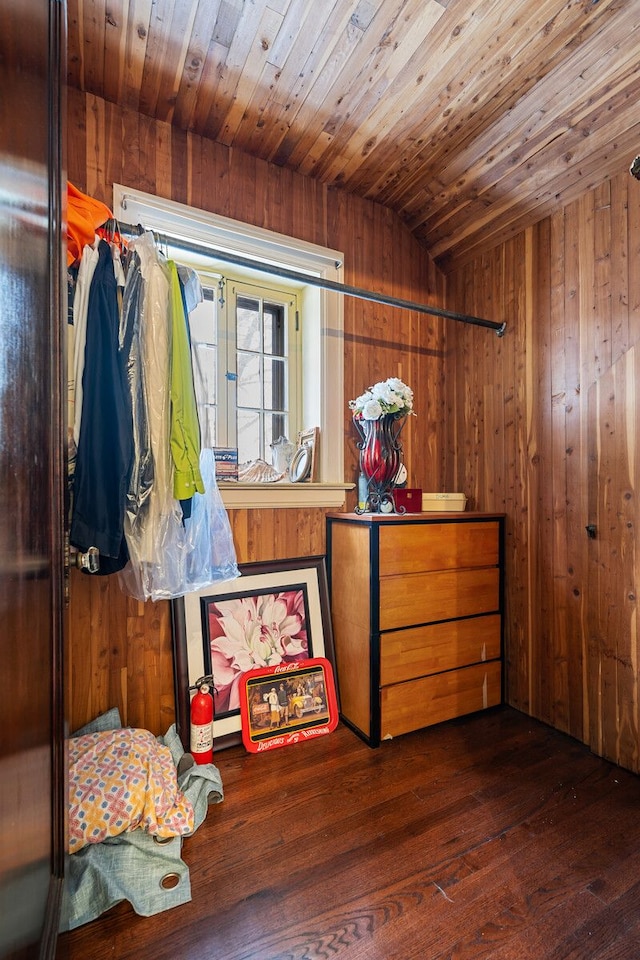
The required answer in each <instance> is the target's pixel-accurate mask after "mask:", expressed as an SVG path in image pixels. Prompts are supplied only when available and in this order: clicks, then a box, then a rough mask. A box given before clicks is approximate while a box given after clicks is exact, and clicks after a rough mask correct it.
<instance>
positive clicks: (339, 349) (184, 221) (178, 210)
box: [113, 183, 353, 509]
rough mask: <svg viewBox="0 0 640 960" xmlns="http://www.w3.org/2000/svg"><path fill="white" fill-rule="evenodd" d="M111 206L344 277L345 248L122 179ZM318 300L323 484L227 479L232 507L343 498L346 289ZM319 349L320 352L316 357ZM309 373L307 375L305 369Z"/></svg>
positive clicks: (154, 224)
mask: <svg viewBox="0 0 640 960" xmlns="http://www.w3.org/2000/svg"><path fill="white" fill-rule="evenodd" d="M113 211H114V215H115V217H116V219H117V220H120V221H122V222H123V223H138V222H140V223H141V224H142V225H143V226H149V227H150V228H152V229H153V230H155V231H157V232H159V233H163V232H166V233H168V234H171V235H172V236H176V237H181V238H183V239H185V240H192V241H194V242H196V243H203V244H211V245H213V246H215V247H217V248H218V249H220V250H224V251H226V252H233V253H237V254H238V255H240V256H242V257H246V258H249V259H251V258H253V259H256V260H260V261H262V262H265V263H268V264H271V265H273V266H277V267H286V268H288V269H294V270H299V271H300V272H301V273H306V274H310V275H312V276H317V277H320V278H322V279H325V280H330V281H333V282H335V283H342V282H343V261H344V257H343V254H342V253H341V252H340V251H338V250H331V249H329V248H328V247H321V246H318V245H317V244H313V243H307V242H305V241H303V240H298V239H296V238H294V237H288V236H285V235H284V234H278V233H273V232H272V231H270V230H264V229H263V228H261V227H254V226H252V225H251V224H247V223H242V222H240V221H238V220H231V219H230V218H228V217H221V216H217V215H216V214H212V213H207V212H206V211H204V210H198V209H197V208H195V207H190V206H188V205H186V204H182V203H176V202H175V201H173V200H165V199H163V198H162V197H155V196H153V195H152V194H148V193H143V192H142V191H140V190H134V189H132V188H130V187H126V186H123V185H122V184H119V183H114V185H113ZM317 289H318V290H319V294H320V301H321V318H322V319H321V326H320V344H319V347H320V349H319V361H320V363H319V367H320V369H319V374H320V383H319V385H318V389H317V391H316V395H317V397H318V409H317V410H316V411H315V419H316V423H310V424H308V426H310V427H311V426H316V425H317V426H319V427H320V443H319V446H320V449H319V454H320V457H319V460H320V480H321V482H320V483H313V484H311V483H277V484H241V483H238V484H233V485H231V484H229V483H220V484H219V489H220V492H221V495H222V499H223V502H224V503H225V506H227V507H228V508H229V509H255V508H259V507H277V508H280V507H282V508H287V507H292V508H300V507H331V508H332V509H337V508H339V507H341V506H343V505H344V502H345V491H346V490H350V489H351V488H352V487H353V484H352V483H345V482H344V437H343V432H342V429H341V424H342V423H343V420H344V403H345V400H344V309H343V295H342V294H339V293H335V292H334V291H332V290H326V289H323V288H317ZM317 357H318V354H316V358H317ZM306 375H307V374H306V372H305V376H306Z"/></svg>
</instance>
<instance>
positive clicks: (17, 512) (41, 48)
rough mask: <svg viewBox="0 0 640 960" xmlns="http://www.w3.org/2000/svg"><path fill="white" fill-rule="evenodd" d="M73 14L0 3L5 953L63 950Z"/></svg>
mask: <svg viewBox="0 0 640 960" xmlns="http://www.w3.org/2000/svg"><path fill="white" fill-rule="evenodd" d="M64 15H65V10H64V4H63V3H60V2H50V0H2V3H0V91H1V93H0V491H1V495H2V508H1V509H0V653H1V660H0V664H1V665H0V684H1V687H0V837H2V843H1V844H0V918H1V920H0V957H2V958H3V960H4V958H18V957H19V958H21V960H22V958H31V957H34V958H35V957H38V958H50V957H53V954H54V951H55V944H56V931H57V911H58V904H59V896H60V891H61V885H62V865H63V843H64V832H63V831H64V810H65V807H66V804H65V801H64V795H63V792H62V790H63V786H62V785H63V782H64V780H65V777H64V761H63V706H62V665H61V651H62V625H61V621H62V580H63V566H62V563H63V558H62V554H63V550H62V533H63V520H62V517H63V509H62V498H63V489H64V485H63V462H62V461H63V456H62V450H63V435H62V428H61V389H60V384H61V369H60V357H61V342H60V340H61V335H62V331H63V329H64V324H63V323H62V317H61V313H62V303H63V286H64V279H65V270H64V268H63V266H62V253H63V249H62V236H63V233H62V223H61V212H60V197H61V195H62V194H61V179H62V169H61V166H62V165H61V158H60V143H61V137H60V129H61V113H62V111H61V104H60V91H61V84H60V79H59V78H60V51H61V49H62V32H63V17H64ZM65 319H66V318H65Z"/></svg>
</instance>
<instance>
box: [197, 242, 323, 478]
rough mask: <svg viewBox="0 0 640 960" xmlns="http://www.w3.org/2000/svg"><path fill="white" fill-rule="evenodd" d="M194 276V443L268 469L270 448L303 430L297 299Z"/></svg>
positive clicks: (271, 290) (294, 295) (238, 282)
mask: <svg viewBox="0 0 640 960" xmlns="http://www.w3.org/2000/svg"><path fill="white" fill-rule="evenodd" d="M182 259H183V261H185V262H187V263H188V262H189V259H190V258H189V254H188V251H187V252H185V253H183V257H182ZM198 272H199V274H200V280H201V282H202V287H203V292H204V300H203V302H202V303H200V304H199V305H198V306H197V307H196V309H195V310H194V311H193V312H192V313H191V318H190V325H191V336H192V341H193V348H194V355H195V360H196V362H195V379H196V393H197V395H198V403H199V407H200V423H201V430H202V443H203V445H204V446H208V447H214V446H219V447H237V448H238V460H239V462H240V463H244V462H246V461H248V460H256V459H258V458H261V459H263V460H266V461H267V462H270V460H271V449H270V448H271V444H272V443H273V442H274V441H276V440H278V438H279V437H292V436H293V437H295V435H296V434H297V432H298V431H299V430H301V429H303V423H304V421H303V417H302V394H301V391H300V388H299V384H300V379H301V373H300V361H301V342H302V336H301V332H300V327H301V319H300V311H299V304H298V295H297V293H296V292H295V290H287V289H286V288H283V287H271V286H258V285H257V284H251V283H246V282H242V281H241V280H237V279H233V278H230V277H229V276H226V277H224V278H223V277H221V276H218V277H212V276H210V275H208V274H207V273H206V272H204V271H198Z"/></svg>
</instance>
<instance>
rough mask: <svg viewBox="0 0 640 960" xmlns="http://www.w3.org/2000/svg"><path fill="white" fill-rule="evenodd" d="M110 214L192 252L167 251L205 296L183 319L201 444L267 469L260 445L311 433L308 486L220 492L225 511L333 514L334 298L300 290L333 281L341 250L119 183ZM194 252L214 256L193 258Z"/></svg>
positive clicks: (339, 377) (339, 380) (338, 482)
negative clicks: (195, 277) (197, 394)
mask: <svg viewBox="0 0 640 960" xmlns="http://www.w3.org/2000/svg"><path fill="white" fill-rule="evenodd" d="M113 210H114V214H115V216H116V217H117V218H118V219H119V220H120V221H121V222H123V223H141V224H143V225H144V226H145V227H146V228H148V229H152V230H154V231H156V232H157V233H159V234H160V235H161V236H162V235H164V236H167V237H168V238H174V239H176V238H177V239H178V240H179V241H180V246H181V248H184V247H187V246H189V244H193V245H194V246H195V247H196V248H197V251H198V252H197V253H196V254H195V255H194V257H193V258H191V257H188V258H187V257H186V254H185V252H184V249H181V250H180V251H179V252H178V251H177V250H169V251H168V252H169V253H170V254H171V255H172V256H174V257H175V259H177V260H178V261H182V262H189V261H190V262H191V263H192V265H193V266H194V267H195V268H196V269H197V270H198V273H199V274H200V275H201V279H202V280H203V285H204V288H205V289H206V299H205V301H204V303H202V304H200V306H199V307H198V311H199V314H198V318H197V322H195V323H194V314H193V313H192V314H191V321H192V327H194V329H195V330H196V333H195V334H194V335H193V336H194V340H195V341H197V353H198V362H197V370H196V382H197V384H199V389H202V391H203V392H204V395H205V396H206V400H205V401H204V408H205V415H204V416H203V420H204V424H203V434H204V435H205V437H204V439H205V441H206V442H207V444H209V443H211V440H212V438H213V439H214V440H215V445H216V446H238V448H239V459H240V460H241V461H242V460H243V459H254V458H255V456H258V455H259V456H261V457H262V458H263V459H265V460H267V462H270V461H271V451H270V449H269V444H270V443H271V442H273V441H274V440H277V439H278V437H279V436H281V435H284V436H287V437H288V438H289V439H291V440H294V441H295V440H296V436H297V433H298V431H300V430H306V429H308V428H310V427H316V426H317V427H319V428H320V444H319V451H318V453H319V463H320V483H319V484H318V485H315V484H314V485H309V484H287V485H275V484H263V485H261V489H258V487H257V485H256V486H253V487H252V488H251V490H250V491H247V490H243V489H241V488H242V486H243V485H237V486H236V485H231V484H227V485H221V490H222V495H223V498H224V500H225V503H227V505H228V506H232V507H254V506H259V505H261V504H264V505H270V506H276V507H287V506H299V505H307V506H328V507H340V506H342V504H343V503H344V490H345V487H346V486H350V484H348V485H345V483H344V454H343V444H344V435H343V430H342V424H343V422H344V404H345V399H344V388H343V363H344V347H343V313H342V306H343V305H342V295H341V294H339V293H336V292H333V291H332V290H327V289H323V288H322V287H320V286H317V285H315V284H314V283H313V282H310V279H311V278H314V277H317V278H319V279H326V280H330V281H333V282H338V283H339V282H340V281H341V280H342V259H343V258H342V254H341V253H340V252H339V251H335V250H330V249H328V248H325V247H319V246H317V245H315V244H309V243H305V242H303V241H299V240H296V239H295V238H292V237H286V236H283V235H282V234H276V233H272V232H271V231H268V230H263V229H261V228H258V227H253V226H251V225H250V224H246V223H240V222H238V221H235V220H230V219H228V218H226V217H218V216H215V215H213V214H209V213H206V212H205V211H202V210H197V209H195V208H193V207H189V206H186V205H184V204H179V203H174V202H173V201H169V200H164V199H162V198H159V197H154V196H152V195H150V194H145V193H141V192H140V191H137V190H132V189H129V188H127V187H125V186H122V185H120V184H114V203H113ZM167 242H168V241H167ZM203 247H207V248H208V247H212V248H215V250H217V251H222V253H223V257H222V258H220V257H218V258H217V259H216V257H215V253H212V254H210V255H209V254H207V255H206V256H204V255H202V248H203ZM238 259H239V260H240V263H238ZM230 260H233V261H234V262H230ZM256 264H258V265H261V266H260V268H259V269H258V267H256V266H254V265H256ZM266 269H268V270H270V271H273V272H272V273H271V272H265V270H266ZM283 274H286V276H284V277H283ZM291 274H293V277H291ZM298 275H299V279H298ZM308 278H309V279H308ZM234 436H235V442H234V440H233V438H234ZM223 438H224V439H223ZM258 450H259V451H260V452H259V453H257V451H258ZM254 451H255V452H254ZM249 454H250V455H249ZM316 486H317V488H316ZM276 488H277V489H276ZM314 488H316V489H314Z"/></svg>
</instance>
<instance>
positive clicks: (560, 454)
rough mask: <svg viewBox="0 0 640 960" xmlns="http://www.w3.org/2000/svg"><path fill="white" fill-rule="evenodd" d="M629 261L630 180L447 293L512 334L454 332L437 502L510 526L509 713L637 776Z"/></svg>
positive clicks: (522, 241) (637, 219) (636, 303)
mask: <svg viewBox="0 0 640 960" xmlns="http://www.w3.org/2000/svg"><path fill="white" fill-rule="evenodd" d="M639 255H640V184H638V183H637V182H636V181H634V180H632V179H631V178H630V177H629V176H628V174H627V173H626V168H625V172H624V173H621V174H620V175H619V176H618V177H617V178H615V179H613V180H611V181H607V182H605V183H604V184H603V185H602V186H601V187H599V188H598V189H596V190H593V191H589V192H586V193H585V194H584V196H583V197H581V198H580V199H579V200H578V201H576V202H575V203H572V204H571V205H570V206H567V207H566V208H565V209H562V210H558V212H557V213H556V214H554V215H553V216H552V217H550V218H548V219H546V220H544V221H542V222H540V223H539V224H538V225H536V226H535V227H533V228H531V229H528V230H526V231H525V232H524V233H522V234H521V235H519V236H517V237H516V238H515V239H513V240H512V241H509V242H507V243H504V244H503V245H501V246H499V247H498V248H496V249H495V250H494V251H493V252H492V253H491V254H490V255H487V256H484V257H481V258H479V259H478V260H476V261H474V262H473V263H471V264H469V265H468V266H465V267H464V268H462V269H460V270H459V271H458V272H457V273H454V274H452V275H451V276H450V277H448V291H447V295H448V303H447V305H448V306H449V307H450V308H451V309H456V310H467V311H469V312H473V313H477V314H479V315H481V316H487V317H490V318H491V319H496V320H500V321H502V320H505V321H506V322H507V330H506V334H505V336H504V338H503V339H499V338H496V337H493V336H491V337H486V336H483V335H482V334H481V333H480V332H479V331H478V330H475V329H473V328H463V327H456V328H455V329H453V330H451V331H450V333H449V336H448V341H447V349H448V356H447V408H448V411H449V413H450V415H451V422H450V424H449V432H448V450H447V458H446V459H447V467H446V486H447V488H451V489H459V490H463V491H464V492H465V493H466V494H467V496H468V497H469V498H470V500H471V506H473V507H477V508H480V509H482V510H501V511H505V512H506V514H507V525H506V529H507V534H506V570H507V574H506V582H507V596H506V609H507V616H506V624H507V636H506V642H507V656H508V669H507V676H508V699H509V702H510V703H511V704H512V705H513V706H515V707H517V708H519V709H521V710H524V711H525V712H528V713H531V714H532V715H534V716H536V717H538V718H540V719H541V720H544V721H546V722H548V723H550V724H552V725H553V726H554V727H557V728H558V729H560V730H563V731H566V732H568V733H570V734H572V735H573V736H575V737H577V738H579V739H581V740H583V741H584V742H587V743H589V744H590V745H591V747H592V749H593V750H594V751H595V752H596V753H599V754H601V755H603V756H606V757H608V758H609V759H612V760H614V761H616V762H618V763H620V764H622V765H623V766H626V767H629V768H630V769H633V770H635V771H637V770H638V767H639V744H638V696H637V683H638V677H637V668H638V654H639V652H640V645H639V642H638V626H637V599H636V597H637V585H638V566H637V563H636V556H635V540H634V531H635V529H636V528H637V525H638V522H639V520H640V517H639V516H638V505H637V495H636V485H637V483H638V481H639V480H640V475H639V474H638V467H637V454H636V446H637V426H638V421H637V404H638V396H637V387H636V385H635V379H634V374H635V371H636V369H637V363H636V360H635V358H634V355H633V349H631V350H630V348H633V347H634V345H635V344H637V343H638V339H639V337H640V272H639V271H638V269H637V264H638V262H639ZM636 349H638V348H637V347H636ZM592 523H593V524H595V525H596V539H593V540H592V539H589V538H588V536H587V533H586V530H585V527H586V526H587V524H592Z"/></svg>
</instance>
